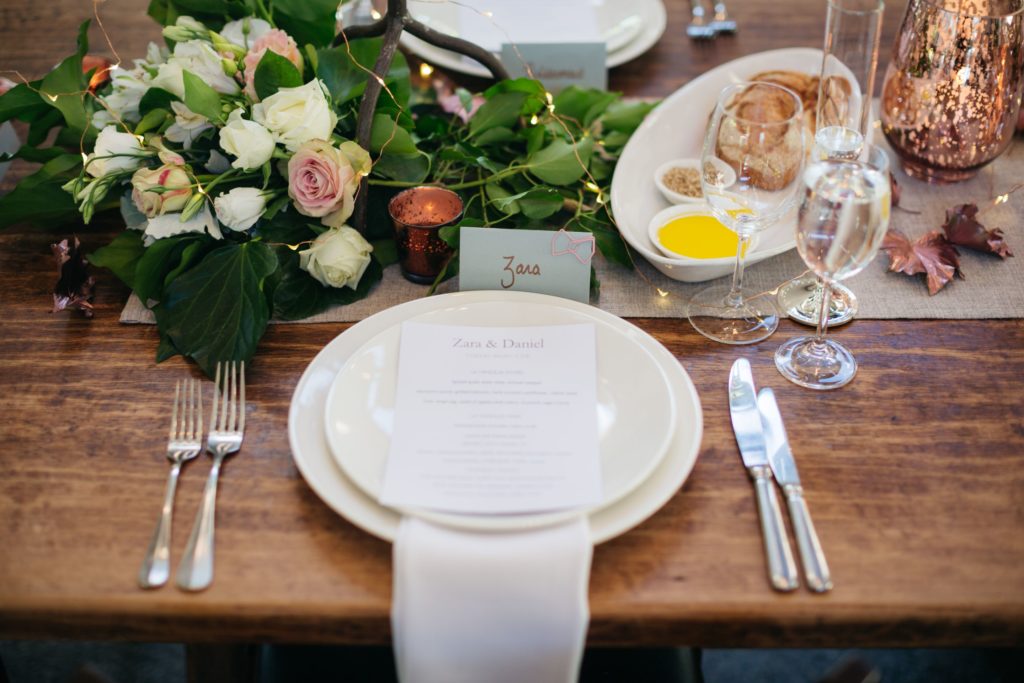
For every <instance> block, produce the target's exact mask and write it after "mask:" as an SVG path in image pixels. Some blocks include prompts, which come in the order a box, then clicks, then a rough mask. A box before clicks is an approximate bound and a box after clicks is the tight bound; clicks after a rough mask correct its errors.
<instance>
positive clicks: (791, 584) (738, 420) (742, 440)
mask: <svg viewBox="0 0 1024 683" xmlns="http://www.w3.org/2000/svg"><path fill="white" fill-rule="evenodd" d="M729 416H730V417H731V418H732V430H733V433H734V434H735V435H736V445H737V446H739V450H740V457H741V458H742V459H743V465H744V466H745V467H746V468H747V474H748V475H750V479H751V481H753V483H754V491H755V492H756V493H757V512H758V516H759V517H760V519H761V537H762V538H763V540H764V552H765V559H766V560H767V562H768V580H769V581H770V582H771V585H772V588H774V589H775V590H779V591H791V590H793V589H795V588H796V587H797V585H798V578H797V574H796V563H795V562H794V561H793V551H792V550H790V548H789V539H788V538H787V537H786V529H785V526H784V525H783V523H782V510H781V508H779V499H778V498H777V497H776V495H775V487H774V486H772V472H771V469H770V468H769V465H768V452H767V447H766V445H765V440H764V433H763V432H762V427H761V415H760V413H758V410H757V397H756V395H755V393H754V376H753V374H752V373H751V371H750V363H749V362H748V361H747V359H745V358H740V359H739V360H737V361H736V362H735V363H733V364H732V370H731V371H730V372H729Z"/></svg>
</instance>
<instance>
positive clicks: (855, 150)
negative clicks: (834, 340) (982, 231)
mask: <svg viewBox="0 0 1024 683" xmlns="http://www.w3.org/2000/svg"><path fill="white" fill-rule="evenodd" d="M884 11H885V3H884V2H883V0H829V3H828V14H827V15H826V19H825V45H824V47H823V48H822V62H821V79H820V80H819V82H818V104H817V109H816V112H815V135H814V147H813V150H812V152H811V154H812V156H813V157H814V158H816V159H825V158H839V159H851V158H857V156H858V155H859V154H860V151H861V149H862V148H863V146H864V140H865V138H867V137H869V136H870V134H871V132H872V127H871V93H872V92H873V91H874V83H875V67H876V66H877V64H878V43H879V36H880V34H881V26H882V13H883V12H884ZM821 297H822V284H821V281H820V280H819V279H818V278H817V277H814V276H812V275H809V276H806V277H800V278H796V279H794V280H792V281H790V282H788V283H787V284H785V285H783V287H782V288H781V289H780V290H779V294H778V304H779V308H780V309H782V312H783V313H784V314H785V315H786V316H787V317H789V319H790V320H793V321H795V322H798V323H802V324H804V325H814V324H815V323H817V320H818V315H817V314H818V308H819V307H820V305H821ZM856 313H857V297H856V296H855V295H854V293H853V292H852V291H850V289H849V288H847V287H844V286H843V285H836V286H835V288H834V289H833V291H832V303H831V304H830V306H829V311H828V324H829V325H830V326H832V327H836V326H838V325H842V324H844V323H847V322H849V321H850V320H852V319H853V316H854V315H856Z"/></svg>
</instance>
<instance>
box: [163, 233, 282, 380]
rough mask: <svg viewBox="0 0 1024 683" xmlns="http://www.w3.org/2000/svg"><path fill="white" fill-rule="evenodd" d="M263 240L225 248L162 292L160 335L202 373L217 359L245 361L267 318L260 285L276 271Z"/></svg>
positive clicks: (269, 249) (265, 297) (249, 355)
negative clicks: (195, 364) (193, 361)
mask: <svg viewBox="0 0 1024 683" xmlns="http://www.w3.org/2000/svg"><path fill="white" fill-rule="evenodd" d="M277 267H278V263H277V257H276V256H275V255H274V251H273V249H271V248H270V247H269V246H267V245H266V244H264V243H263V242H246V243H244V244H225V245H224V246H221V247H218V248H216V249H214V250H213V251H211V252H210V253H209V254H207V255H206V257H205V258H204V259H203V260H202V261H200V262H199V263H197V264H196V265H195V266H193V267H192V268H191V269H190V270H188V271H187V272H185V273H183V274H182V275H180V276H179V277H177V278H175V279H174V280H173V281H172V282H171V283H170V284H168V285H167V287H166V288H165V289H164V296H163V300H162V301H161V302H160V304H159V305H158V306H156V307H155V308H154V309H153V310H154V313H155V314H156V321H157V326H158V327H159V329H160V334H161V335H164V336H166V337H167V339H168V340H169V342H170V343H171V344H173V346H174V348H175V349H177V350H178V351H179V352H180V353H182V354H183V355H185V356H188V357H190V358H192V359H193V360H195V361H196V363H197V364H198V365H199V367H200V368H202V369H203V371H204V372H205V373H206V374H207V375H211V374H212V370H213V368H214V365H215V364H216V363H217V361H222V360H249V359H250V358H252V355H253V353H255V351H256V345H257V344H258V343H259V340H260V338H261V337H262V336H263V333H264V331H265V330H266V327H267V321H268V320H269V319H270V306H269V304H268V302H267V295H266V293H265V292H264V282H265V281H266V279H267V278H268V277H269V276H270V275H271V274H272V273H273V272H274V271H275V270H277Z"/></svg>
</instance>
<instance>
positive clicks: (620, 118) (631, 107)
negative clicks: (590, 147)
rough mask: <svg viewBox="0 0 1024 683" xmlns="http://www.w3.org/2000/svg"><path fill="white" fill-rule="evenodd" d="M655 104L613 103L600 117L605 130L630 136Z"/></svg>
mask: <svg viewBox="0 0 1024 683" xmlns="http://www.w3.org/2000/svg"><path fill="white" fill-rule="evenodd" d="M657 105H658V103H657V102H615V103H614V104H612V105H611V106H609V107H608V110H607V111H606V112H605V113H604V114H603V115H602V116H601V117H600V120H601V125H602V126H603V127H604V129H605V130H614V131H619V132H621V133H629V134H632V133H633V131H635V130H636V129H637V126H639V125H640V124H641V123H643V120H644V118H645V117H646V116H647V114H649V113H650V111H651V110H652V109H654V108H655V107H656V106H657Z"/></svg>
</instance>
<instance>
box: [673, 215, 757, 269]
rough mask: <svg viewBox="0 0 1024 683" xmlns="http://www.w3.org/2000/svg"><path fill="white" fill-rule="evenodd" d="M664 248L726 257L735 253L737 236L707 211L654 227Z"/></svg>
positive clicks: (692, 255) (687, 254)
mask: <svg viewBox="0 0 1024 683" xmlns="http://www.w3.org/2000/svg"><path fill="white" fill-rule="evenodd" d="M658 240H660V241H661V243H662V245H664V247H665V248H666V249H669V250H670V251H673V252H675V253H677V254H679V255H680V256H685V257H687V258H692V259H708V258H727V257H729V256H735V255H736V246H737V245H738V244H739V237H738V236H737V235H736V233H735V232H733V231H732V230H730V229H729V228H727V227H725V226H724V225H722V223H721V222H720V221H719V220H718V219H717V218H715V217H714V216H710V215H708V214H689V215H686V216H679V217H677V218H673V219H672V220H670V221H669V222H668V223H666V224H665V225H664V226H663V227H662V228H661V229H660V230H658Z"/></svg>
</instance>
